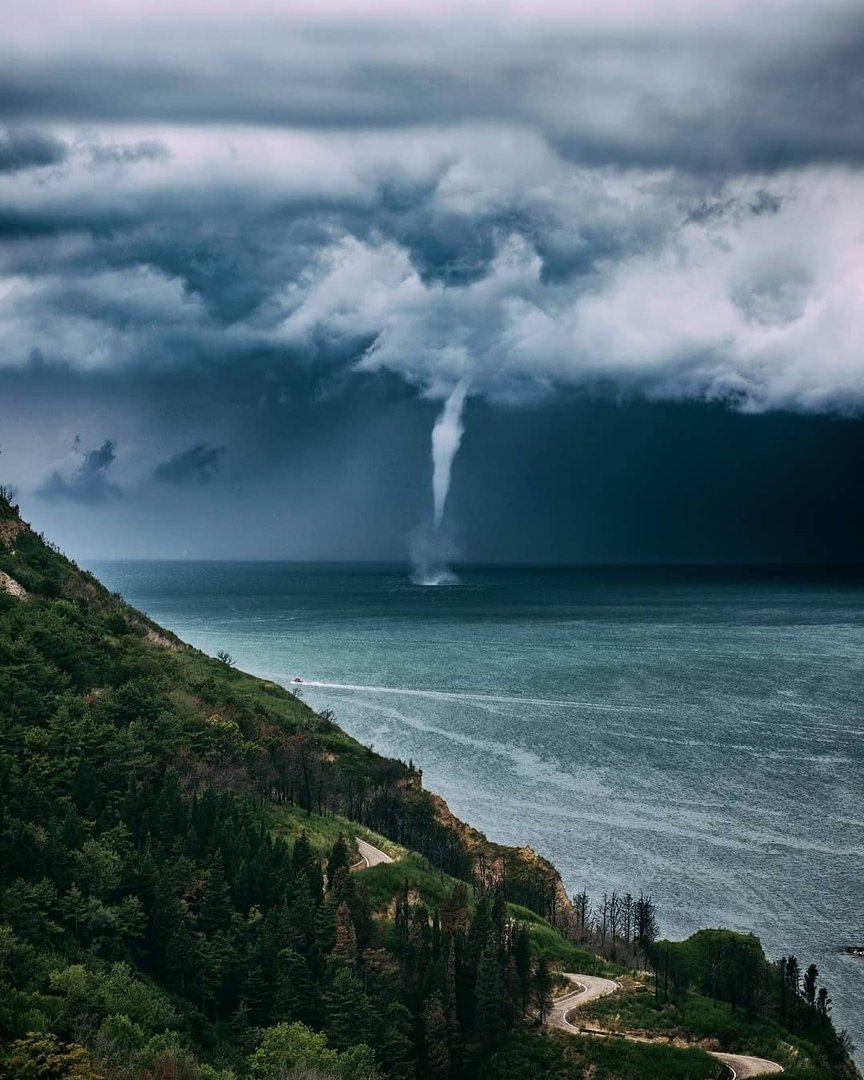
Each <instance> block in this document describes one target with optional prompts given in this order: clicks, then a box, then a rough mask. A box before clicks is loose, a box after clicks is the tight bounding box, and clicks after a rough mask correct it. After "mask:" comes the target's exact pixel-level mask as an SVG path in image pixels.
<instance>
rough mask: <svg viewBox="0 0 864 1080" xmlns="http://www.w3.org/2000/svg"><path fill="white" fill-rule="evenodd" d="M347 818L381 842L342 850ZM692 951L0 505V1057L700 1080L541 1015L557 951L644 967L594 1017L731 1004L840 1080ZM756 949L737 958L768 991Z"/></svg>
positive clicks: (812, 1031)
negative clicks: (541, 1030)
mask: <svg viewBox="0 0 864 1080" xmlns="http://www.w3.org/2000/svg"><path fill="white" fill-rule="evenodd" d="M358 836H360V837H363V838H364V839H367V840H369V841H371V842H372V843H373V844H375V845H377V846H379V847H381V848H383V849H384V850H387V851H389V852H390V853H391V854H392V855H394V856H395V857H396V861H395V862H393V863H389V864H385V865H381V866H376V867H372V868H369V869H367V870H356V869H355V870H351V869H350V867H352V865H353V864H355V863H356V861H357V856H356V853H355V838H356V837H358ZM640 902H641V898H640ZM634 910H636V908H635V907H634ZM640 910H643V909H640ZM652 919H653V916H652ZM733 938H734V940H737V936H733ZM691 941H692V939H691ZM686 944H687V943H685V945H686ZM685 945H677V946H672V945H669V946H666V947H665V952H663V951H659V952H658V947H657V946H656V945H655V944H654V942H653V931H652V933H649V929H648V924H647V922H646V923H645V925H644V926H643V928H642V929H641V930H640V931H638V932H637V930H635V929H634V930H633V933H632V935H631V932H630V930H629V929H628V933H627V939H626V942H625V941H623V939H619V938H616V935H615V933H614V931H613V934H612V937H611V940H610V941H607V940H606V937H605V934H604V938H603V941H602V942H601V941H600V940H599V939H598V936H597V933H596V932H595V930H594V928H593V927H592V925H590V920H588V919H586V912H585V910H584V906H583V907H581V908H580V905H579V903H577V904H576V905H575V906H574V905H573V904H572V903H571V901H570V900H569V899H568V898H567V896H566V892H565V890H564V889H563V886H562V884H561V881H560V878H559V876H558V874H557V872H556V871H555V869H554V868H553V867H552V866H551V865H550V864H549V863H548V862H546V861H545V860H544V859H542V858H540V857H538V856H537V855H536V854H535V853H534V852H532V851H531V850H530V849H528V848H520V849H512V848H506V847H502V846H500V845H495V844H492V843H490V842H489V841H488V840H487V839H486V838H485V837H483V836H482V834H480V833H478V832H477V831H476V830H473V829H471V828H470V827H469V826H467V825H465V824H464V823H462V822H459V821H458V820H457V819H456V818H455V817H453V815H452V814H451V813H450V812H449V810H448V808H447V807H446V804H444V803H443V801H442V800H440V799H439V798H437V797H436V796H434V795H432V794H430V793H429V792H426V791H425V790H424V789H423V787H422V776H421V773H420V772H419V771H418V770H417V769H416V768H414V767H412V766H409V765H406V764H404V763H402V762H399V761H394V760H390V759H386V758H383V757H381V756H380V755H378V754H375V753H374V752H373V751H371V750H370V749H368V748H367V747H364V746H362V745H360V744H359V743H357V742H356V741H355V740H353V739H351V738H350V737H349V736H348V735H347V734H346V733H345V732H343V731H342V730H340V729H339V728H338V727H337V726H336V724H335V723H334V722H333V720H332V717H330V716H328V715H326V714H321V715H319V714H316V713H314V712H312V711H311V710H310V709H309V708H308V707H307V706H306V705H305V704H303V702H302V701H300V700H298V699H297V698H296V697H294V696H293V695H292V694H291V693H289V692H288V691H287V690H285V689H283V688H282V687H279V686H277V685H276V684H274V683H270V682H266V681H262V680H259V679H255V678H253V677H251V676H248V675H246V674H244V673H242V672H239V671H237V670H236V669H234V667H233V666H232V664H231V662H230V658H229V657H223V659H222V660H219V659H213V658H210V657H207V656H204V655H203V654H201V653H199V652H197V651H196V650H194V649H192V648H190V647H189V646H187V645H185V644H184V643H183V642H181V641H180V640H179V639H178V638H176V637H175V636H174V635H173V634H171V633H170V632H169V631H167V630H165V629H163V628H161V627H159V626H157V625H156V624H155V623H153V622H152V621H151V620H149V619H147V618H146V617H145V616H143V615H142V614H141V613H139V612H137V611H135V610H134V609H132V608H131V607H129V605H127V604H126V603H125V602H124V601H123V600H122V599H121V598H120V597H118V596H116V595H113V594H111V593H109V592H108V591H107V590H106V589H105V588H104V587H103V586H102V585H101V584H100V583H99V582H98V581H97V580H96V579H95V578H93V577H92V575H89V574H87V573H85V572H83V571H81V570H80V569H79V568H77V567H76V566H75V565H74V564H73V563H71V562H70V561H69V560H67V559H66V558H65V557H64V556H62V555H61V554H60V553H59V552H58V551H57V550H56V549H54V548H53V547H52V546H51V545H49V544H48V543H47V542H45V541H44V540H43V539H42V538H40V537H39V536H37V535H35V534H34V533H33V532H32V530H30V528H29V527H28V526H27V525H26V524H25V523H24V522H23V521H22V520H21V518H20V516H19V515H18V513H17V510H16V508H15V507H14V506H12V505H11V504H10V502H9V501H8V500H7V499H5V498H2V497H0V1075H4V1076H8V1077H10V1078H24V1077H28V1078H29V1077H34V1078H35V1077H44V1078H53V1077H77V1078H87V1077H90V1078H99V1077H104V1078H109V1077H117V1078H126V1077H128V1078H133V1077H134V1078H141V1080H169V1078H182V1080H197V1078H202V1080H216V1078H222V1080H228V1078H229V1077H247V1076H248V1077H252V1078H261V1080H271V1078H272V1080H277V1078H280V1077H282V1076H287V1075H288V1074H289V1072H290V1070H292V1069H294V1068H297V1069H300V1070H313V1069H314V1070H319V1072H318V1073H317V1074H316V1075H324V1076H335V1077H343V1078H346V1080H349V1078H372V1077H375V1076H381V1077H392V1078H394V1080H399V1078H406V1080H408V1078H411V1077H421V1078H434V1080H446V1078H448V1077H449V1078H452V1080H457V1078H460V1077H473V1076H481V1075H488V1076H489V1077H490V1078H492V1077H501V1078H504V1077H509V1076H516V1075H518V1076H520V1077H530V1076H545V1075H561V1076H564V1075H567V1076H573V1077H577V1076H589V1075H590V1076H592V1077H596V1078H598V1080H599V1078H602V1077H609V1078H610V1080H611V1078H613V1077H620V1078H622V1080H624V1078H625V1077H629V1076H633V1077H636V1076H639V1077H646V1078H647V1077H650V1076H651V1075H655V1073H656V1070H657V1069H661V1070H664V1072H663V1073H662V1074H663V1075H669V1076H673V1075H676V1076H681V1077H682V1080H690V1078H692V1080H697V1078H701V1077H706V1076H710V1075H721V1074H722V1072H723V1069H722V1067H721V1066H718V1065H717V1063H716V1062H713V1061H712V1060H711V1059H709V1058H707V1057H706V1056H705V1055H704V1054H701V1053H700V1052H698V1051H697V1050H683V1049H675V1048H669V1047H663V1048H658V1047H655V1046H651V1045H644V1046H642V1045H640V1044H636V1043H630V1044H628V1046H627V1050H626V1052H624V1051H620V1050H614V1049H613V1048H612V1044H610V1043H607V1042H605V1041H604V1040H598V1039H591V1038H584V1039H583V1038H568V1037H567V1036H560V1035H555V1036H550V1035H542V1036H541V1035H540V1034H538V1032H537V1029H536V1025H535V1023H534V1018H535V1016H536V1014H537V1012H538V1010H539V1012H540V1013H541V1014H542V1013H543V1012H544V1010H545V1009H546V1007H547V1004H548V999H549V997H550V995H551V994H552V992H553V991H554V985H555V976H554V969H556V968H561V969H566V970H569V971H581V972H592V971H593V972H596V973H610V974H612V973H616V972H618V973H620V972H622V971H623V970H624V967H623V966H622V965H621V963H620V961H622V960H626V961H628V962H632V963H635V962H640V961H641V963H642V964H643V965H644V963H645V962H646V961H648V962H650V963H651V965H653V967H654V968H655V969H656V970H657V971H658V972H659V973H660V979H658V983H657V986H656V992H655V993H654V994H653V995H652V993H650V992H648V991H645V990H640V989H639V988H638V986H636V985H634V986H633V988H632V992H627V993H626V994H625V996H624V998H619V999H618V1001H617V1009H618V1012H617V1013H614V1014H612V1015H610V1014H608V1013H603V1012H602V1009H600V1006H599V1003H598V1010H599V1011H598V1013H597V1020H598V1023H600V1022H601V1021H604V1022H606V1021H608V1026H609V1028H610V1030H611V1029H613V1028H615V1026H616V1025H617V1026H618V1027H619V1028H620V1027H621V1025H622V1023H624V1026H625V1028H626V1030H631V1029H636V1028H638V1029H639V1030H640V1031H641V1032H642V1034H643V1035H644V1036H646V1037H648V1036H650V1035H651V1033H652V1032H654V1031H660V1032H662V1031H663V1030H664V1027H665V1028H668V1027H669V1026H670V1024H671V1026H674V1028H675V1035H676V1039H677V1041H678V1042H682V1041H685V1042H686V1041H696V1042H700V1044H702V1043H704V1044H706V1045H707V1043H708V1042H709V1041H710V1040H711V1039H715V1040H716V1039H717V1038H719V1037H720V1036H719V1035H718V1031H717V1030H715V1029H718V1030H719V1028H718V1026H722V1025H721V1019H722V1022H723V1023H725V1024H727V1027H728V1016H727V1014H729V1016H732V1018H733V1019H735V1020H736V1021H737V1022H738V1024H739V1028H741V1029H742V1031H740V1032H739V1033H738V1034H736V1037H737V1038H744V1037H747V1038H751V1037H752V1039H754V1040H755V1039H757V1036H758V1038H761V1040H762V1041H761V1042H760V1043H759V1046H760V1047H764V1048H767V1050H770V1052H771V1053H772V1054H775V1055H778V1056H777V1060H781V1057H782V1060H783V1062H784V1064H786V1065H787V1066H792V1067H793V1068H792V1072H791V1073H790V1075H794V1076H797V1077H801V1078H804V1077H810V1078H812V1080H817V1078H823V1077H825V1078H827V1077H830V1076H852V1075H854V1069H853V1068H852V1066H851V1065H850V1063H849V1061H848V1058H847V1056H846V1053H845V1048H844V1046H843V1044H842V1042H841V1041H840V1040H839V1039H838V1037H837V1036H836V1034H835V1033H834V1030H833V1028H832V1027H831V1024H830V1020H829V1018H828V1010H827V1006H826V1008H825V1009H824V1010H821V1011H820V1010H818V1009H816V1008H815V1005H814V1004H813V1003H809V1002H807V1001H806V1000H804V999H803V998H802V997H801V994H800V992H799V989H798V987H797V986H796V987H795V988H791V982H790V991H789V994H788V995H785V992H784V996H782V999H777V1000H775V995H774V993H773V990H772V991H771V992H769V991H768V989H766V991H765V993H764V994H757V993H756V992H755V990H753V991H752V992H751V993H749V996H747V995H744V996H743V997H741V996H740V995H739V998H740V1000H736V996H735V993H734V986H735V985H737V984H736V983H735V979H737V978H738V975H737V974H735V976H734V978H732V981H731V982H730V980H729V979H727V980H726V981H725V982H723V981H722V980H721V981H718V980H717V979H716V978H715V976H714V974H713V971H714V961H713V959H712V960H711V962H710V963H708V965H707V968H706V966H705V962H704V958H703V959H700V957H702V953H701V952H700V951H699V948H698V945H692V944H691V945H689V951H687V950H686V949H685ZM610 946H611V947H610ZM674 948H677V949H678V950H679V952H678V953H674V954H673V955H674V960H673V975H672V978H671V980H670V977H669V956H670V950H673V949H674ZM736 948H737V946H736ZM734 951H735V950H734V949H732V950H731V951H729V954H728V955H729V956H731V955H732V953H733V952H734ZM599 952H605V953H607V954H609V953H611V954H612V962H611V963H610V959H609V957H608V956H607V957H606V958H604V957H601V956H600V955H597V954H598V953H599ZM713 955H714V958H715V959H716V956H717V955H718V954H717V953H716V950H715V954H713ZM725 955H726V954H725V953H724V956H725ZM735 955H736V956H737V953H735ZM664 956H665V961H666V969H665V975H664V969H663V968H662V966H661V964H662V958H663V957H664ZM759 957H760V959H759V960H758V964H757V962H756V961H755V960H754V961H753V964H752V965H751V966H750V967H747V966H746V965H745V966H744V967H741V968H740V973H741V978H742V979H744V981H745V984H746V985H747V986H750V982H749V981H747V980H751V979H752V978H755V975H754V972H755V973H756V974H758V976H759V978H760V979H761V980H762V984H764V986H765V987H766V988H768V987H769V986H770V987H773V986H774V979H775V968H774V966H773V965H768V964H767V962H766V961H765V960H764V957H761V950H760V953H759ZM727 967H728V964H727ZM735 971H736V972H738V971H739V969H737V968H736V969H735ZM784 978H786V973H785V969H784ZM661 980H662V981H661ZM762 984H760V985H762ZM670 985H671V990H670ZM661 987H662V997H661ZM670 995H671V996H670ZM646 998H647V1000H646ZM757 998H758V1000H757ZM701 1000H705V1001H708V1002H709V1004H710V1006H711V1008H713V1009H714V1012H713V1013H710V1014H709V1015H707V1019H706V1015H703V1014H704V1013H709V1010H708V1009H707V1007H706V1009H704V1010H703V1014H698V1010H696V1009H695V1007H694V1006H693V1003H694V1002H697V1001H701ZM622 1002H623V1004H622ZM778 1002H779V1004H778ZM781 1005H782V1009H783V1013H782V1015H778V1016H774V1015H773V1012H776V1011H777V1010H778V1009H779V1008H780V1006H781ZM811 1006H812V1007H811ZM609 1007H610V1008H611V1007H612V1006H611V1005H610V1006H609ZM688 1008H689V1012H688ZM628 1010H629V1013H628ZM672 1010H677V1012H673V1011H672ZM766 1010H767V1011H771V1012H772V1016H771V1018H770V1023H769V1022H768V1019H767V1018H763V1017H762V1013H763V1012H764V1011H766ZM630 1013H632V1014H633V1015H629V1014H630ZM655 1014H656V1016H655ZM697 1014H698V1015H697ZM625 1015H626V1016H627V1019H626V1023H625V1022H624V1021H622V1019H621V1018H622V1017H624V1016H625ZM658 1017H659V1019H658ZM712 1023H713V1025H714V1026H713V1027H712ZM652 1024H653V1027H652ZM628 1025H629V1026H628ZM760 1025H761V1026H760ZM757 1027H758V1031H757ZM763 1027H764V1028H765V1030H763ZM769 1029H770V1030H769ZM754 1032H756V1034H754ZM772 1040H773V1041H772ZM784 1047H787V1048H791V1049H788V1050H787V1049H784ZM783 1055H785V1057H784V1056H783ZM706 1069H707V1070H708V1071H707V1072H706ZM297 1075H301V1073H297ZM303 1075H305V1074H303Z"/></svg>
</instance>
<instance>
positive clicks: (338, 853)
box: [327, 833, 351, 889]
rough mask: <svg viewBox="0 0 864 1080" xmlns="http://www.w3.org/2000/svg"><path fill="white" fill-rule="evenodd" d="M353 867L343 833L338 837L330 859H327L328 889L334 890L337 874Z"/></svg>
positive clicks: (331, 850)
mask: <svg viewBox="0 0 864 1080" xmlns="http://www.w3.org/2000/svg"><path fill="white" fill-rule="evenodd" d="M350 865H351V860H350V858H349V853H348V845H347V844H346V843H345V837H344V836H343V835H342V833H339V835H338V836H337V837H336V842H335V844H334V845H333V847H332V848H331V849H330V857H329V858H328V859H327V887H328V888H330V889H332V888H333V882H334V881H335V879H336V874H337V873H338V872H339V871H340V870H347V869H348V867H349V866H350Z"/></svg>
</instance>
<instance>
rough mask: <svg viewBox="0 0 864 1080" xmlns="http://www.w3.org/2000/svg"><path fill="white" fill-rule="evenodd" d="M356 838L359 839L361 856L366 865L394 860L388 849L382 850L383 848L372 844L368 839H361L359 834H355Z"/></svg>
mask: <svg viewBox="0 0 864 1080" xmlns="http://www.w3.org/2000/svg"><path fill="white" fill-rule="evenodd" d="M354 839H355V840H356V841H357V850H358V851H359V852H360V858H361V859H362V861H363V862H364V863H365V865H366V866H378V865H379V864H380V863H388V862H393V860H392V858H391V857H390V856H389V855H388V854H387V852H386V851H382V850H381V848H377V847H375V846H374V845H373V844H370V843H369V842H368V840H361V839H360V837H359V836H355V837H354Z"/></svg>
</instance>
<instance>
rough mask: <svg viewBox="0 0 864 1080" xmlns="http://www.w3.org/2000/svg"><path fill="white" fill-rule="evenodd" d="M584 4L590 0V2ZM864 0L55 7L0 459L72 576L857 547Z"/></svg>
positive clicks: (1, 113) (15, 261) (0, 298)
mask: <svg viewBox="0 0 864 1080" xmlns="http://www.w3.org/2000/svg"><path fill="white" fill-rule="evenodd" d="M600 8H602V10H598V9H600ZM862 55H864V9H862V6H861V4H860V0H854V2H853V0H749V2H748V3H744V2H740V3H739V2H737V0H715V2H713V3H711V4H704V3H698V2H696V0H688V2H684V0H653V2H650V3H649V2H647V0H611V2H607V3H604V4H603V5H598V4H596V3H590V4H589V3H585V2H582V0H575V2H574V0H571V2H568V3H557V2H556V3H553V2H549V0H539V2H538V0H533V2H531V3H530V4H529V3H510V4H507V3H501V2H500V0H498V2H495V3H492V2H489V3H478V2H470V0H469V2H467V3H466V2H464V0H463V2H460V3H458V4H456V3H452V4H451V3H448V2H446V0H445V2H440V3H437V4H435V5H432V4H425V3H424V4H414V5H411V4H406V3H404V0H401V2H399V3H396V2H395V0H392V2H390V0H386V2H385V0H375V2H367V0H351V2H350V3H349V2H347V0H346V2H332V0H323V2H322V0H315V2H314V3H313V2H309V3H286V2H285V0H279V2H278V3H276V2H275V0H274V2H270V0H252V2H251V3H245V4H242V5H240V4H237V3H235V2H232V3H230V4H229V3H226V2H222V0H216V2H213V0H210V2H207V3H204V2H201V3H199V2H197V0H171V2H170V3H169V2H168V0H156V2H153V0H147V2H144V0H130V2H117V0H96V2H93V0H76V3H74V4H66V3H60V2H59V0H35V2H34V0H31V2H30V3H28V4H16V5H14V6H13V8H12V9H11V10H10V11H8V12H5V13H4V27H3V34H2V38H0V449H2V456H0V479H3V480H5V481H6V482H11V483H14V484H16V485H17V486H18V488H19V492H20V500H21V503H22V506H23V508H24V510H25V512H26V514H27V515H28V516H29V517H30V518H31V519H32V520H33V521H34V523H35V524H37V525H38V526H39V527H42V528H45V529H46V530H48V531H49V532H50V534H51V535H52V537H53V538H54V539H56V540H57V541H58V542H59V543H60V544H61V545H62V546H64V547H66V548H67V549H68V550H70V551H71V552H72V553H73V554H76V555H79V556H81V557H96V556H116V557H123V556H133V557H140V556H148V555H157V556H175V555H176V556H191V557H194V556H203V557H272V558H279V557H288V558H291V557H301V558H314V557H322V558H351V557H362V558H374V557H381V558H394V557H395V558H398V557H401V556H402V555H404V553H405V552H406V550H407V547H408V543H409V537H410V535H411V533H412V531H413V530H414V529H415V527H416V526H417V524H418V522H419V521H421V520H423V519H424V518H428V516H429V513H430V510H431V494H430V468H431V466H430V463H429V438H430V430H431V425H432V423H433V421H434V418H435V415H436V413H437V411H438V410H439V409H440V407H441V402H442V401H443V400H444V398H446V396H447V395H448V394H449V393H450V392H451V391H452V390H453V388H454V387H455V386H456V385H457V384H458V383H459V382H460V380H462V379H464V378H466V377H467V378H468V379H469V386H470V390H469V397H468V402H467V406H466V412H465V426H466V432H465V437H464V443H463V447H462V450H461V452H460V455H459V457H458V458H457V460H456V464H455V467H454V472H453V488H452V493H451V500H450V503H449V506H448V510H447V522H448V524H447V528H448V531H449V533H450V535H451V536H452V542H453V545H454V549H455V550H457V551H458V552H459V553H460V554H461V555H462V556H463V557H465V558H469V559H470V558H477V559H480V558H483V559H485V558H502V559H505V558H518V559H529V560H530V559H538V560H540V559H564V560H572V561H582V560H589V561H597V560H601V561H602V560H604V559H613V560H630V561H633V560H635V561H638V560H641V559H646V560H651V561H658V560H659V561H682V560H683V561H690V560H696V561H711V560H719V561H726V560H729V561H742V560H744V561H766V560H767V561H770V560H773V559H778V560H797V559H821V560H825V559H844V560H848V559H857V558H860V556H861V552H860V544H861V537H862V525H864V514H862V512H861V511H860V510H859V506H858V504H859V503H860V502H861V492H860V474H861V467H862V465H864V458H862V450H864V434H862V425H861V421H860V419H859V417H860V413H861V410H862V407H864V214H862V207H864V67H862V64H861V61H860V57H861V56H862Z"/></svg>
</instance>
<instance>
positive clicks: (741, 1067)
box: [546, 971, 783, 1080]
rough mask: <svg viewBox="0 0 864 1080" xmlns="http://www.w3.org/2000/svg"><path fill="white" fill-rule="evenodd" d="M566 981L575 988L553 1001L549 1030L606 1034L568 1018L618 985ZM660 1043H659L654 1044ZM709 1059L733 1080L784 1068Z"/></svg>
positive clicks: (744, 1057) (593, 979)
mask: <svg viewBox="0 0 864 1080" xmlns="http://www.w3.org/2000/svg"><path fill="white" fill-rule="evenodd" d="M561 974H562V975H563V976H564V978H565V979H569V980H570V982H571V983H573V985H574V986H575V987H576V989H575V990H572V991H571V992H570V993H569V994H564V995H563V996H562V997H559V998H556V999H555V1000H554V1001H553V1003H552V1008H551V1009H550V1010H549V1015H548V1016H547V1017H546V1024H547V1026H548V1027H550V1028H553V1029H555V1030H556V1031H566V1032H568V1033H569V1034H571V1035H585V1034H605V1033H600V1032H593V1031H590V1030H582V1029H580V1028H579V1027H578V1026H577V1025H576V1024H571V1023H570V1020H569V1015H570V1013H572V1012H573V1011H574V1009H578V1008H580V1007H581V1006H582V1005H587V1004H588V1002H589V1001H595V1000H596V999H597V998H601V997H606V995H607V994H614V993H615V992H616V991H617V990H620V989H621V984H620V983H617V982H614V981H613V980H612V979H601V978H599V977H598V976H596V975H574V974H571V973H570V972H569V971H564V972H562V973H561ZM620 1037H621V1038H625V1039H629V1040H630V1041H631V1042H651V1041H655V1040H650V1039H641V1038H639V1037H638V1036H636V1035H622V1036H620ZM656 1041H659V1040H656ZM708 1053H709V1054H710V1055H711V1057H713V1058H716V1059H717V1060H718V1061H722V1062H723V1064H724V1065H725V1066H726V1067H727V1069H729V1071H730V1072H731V1074H732V1080H745V1078H746V1077H748V1076H766V1075H768V1073H781V1072H783V1066H782V1065H778V1064H777V1062H776V1061H768V1060H767V1059H766V1058H758V1057H752V1056H751V1055H750V1054H721V1053H719V1052H718V1051H714V1050H709V1051H708Z"/></svg>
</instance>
